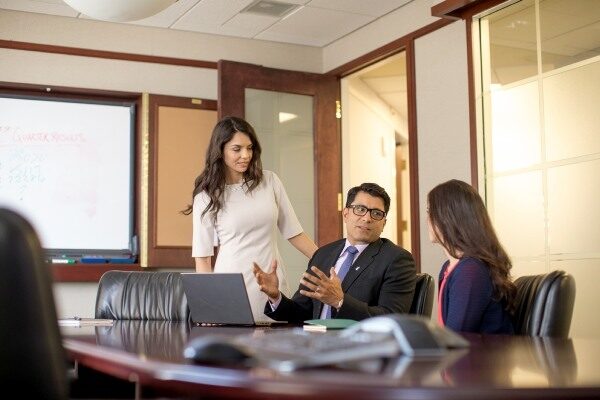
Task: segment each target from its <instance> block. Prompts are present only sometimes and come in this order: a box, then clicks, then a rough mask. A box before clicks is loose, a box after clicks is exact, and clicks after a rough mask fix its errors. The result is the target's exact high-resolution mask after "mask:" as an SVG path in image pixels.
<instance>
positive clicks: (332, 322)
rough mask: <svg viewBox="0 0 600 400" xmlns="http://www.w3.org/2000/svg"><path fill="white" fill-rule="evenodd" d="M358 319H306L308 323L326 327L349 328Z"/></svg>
mask: <svg viewBox="0 0 600 400" xmlns="http://www.w3.org/2000/svg"><path fill="white" fill-rule="evenodd" d="M357 322H358V321H355V320H353V319H342V318H333V319H309V320H308V321H304V323H305V324H306V325H315V326H322V327H325V328H326V329H344V328H348V327H349V326H352V325H354V324H356V323H357Z"/></svg>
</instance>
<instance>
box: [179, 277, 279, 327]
mask: <svg viewBox="0 0 600 400" xmlns="http://www.w3.org/2000/svg"><path fill="white" fill-rule="evenodd" d="M181 277H182V282H183V291H184V292H185V296H186V297H187V302H188V307H189V308H190V314H191V317H192V322H194V323H196V324H219V325H246V326H253V325H260V326H265V325H266V326H269V325H273V324H286V323H287V322H286V321H275V320H272V319H270V318H269V317H267V316H266V315H265V316H264V319H261V320H258V321H257V320H255V319H254V316H253V315H252V308H251V307H250V300H249V299H248V292H247V291H246V285H245V284H244V276H243V275H242V274H241V273H209V274H205V273H195V272H189V273H182V274H181Z"/></svg>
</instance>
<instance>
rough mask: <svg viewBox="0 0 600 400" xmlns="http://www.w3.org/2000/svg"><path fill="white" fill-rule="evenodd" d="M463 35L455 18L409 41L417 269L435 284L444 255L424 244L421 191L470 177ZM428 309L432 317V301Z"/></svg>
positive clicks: (424, 193) (426, 239)
mask: <svg viewBox="0 0 600 400" xmlns="http://www.w3.org/2000/svg"><path fill="white" fill-rule="evenodd" d="M465 37H466V26H465V23H464V22H463V21H460V22H455V23H453V24H451V25H448V26H446V27H444V28H442V29H440V30H438V31H436V32H433V33H431V34H430V35H427V36H424V37H422V38H420V39H417V40H416V41H415V56H416V65H415V70H416V75H417V79H416V86H417V124H418V126H417V131H418V146H419V151H418V154H419V209H420V212H419V215H420V220H421V224H420V228H421V271H423V272H427V273H429V274H431V275H433V276H434V277H435V279H436V282H437V276H438V272H439V270H440V267H441V265H442V262H443V261H444V257H443V252H442V250H441V248H440V247H439V246H434V245H432V244H431V243H430V242H429V237H428V234H427V220H426V214H425V204H426V202H427V193H428V192H429V191H430V190H431V189H432V188H433V187H434V186H435V185H437V184H438V183H441V182H444V181H446V180H448V179H453V178H454V179H462V180H464V181H467V182H470V180H471V172H470V171H471V169H470V168H471V160H470V157H469V151H470V142H469V116H468V109H469V107H468V100H469V96H468V87H467V82H468V77H467V48H466V46H467V41H466V39H465ZM436 294H437V290H436ZM433 308H434V313H433V315H434V316H435V315H437V314H436V313H437V306H436V304H435V302H434V307H433Z"/></svg>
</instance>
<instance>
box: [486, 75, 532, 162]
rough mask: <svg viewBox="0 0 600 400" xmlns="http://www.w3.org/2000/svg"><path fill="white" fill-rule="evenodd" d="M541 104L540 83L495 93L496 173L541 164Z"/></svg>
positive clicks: (493, 117)
mask: <svg viewBox="0 0 600 400" xmlns="http://www.w3.org/2000/svg"><path fill="white" fill-rule="evenodd" d="M538 103H539V102H538V84H537V82H530V83H526V84H523V85H519V86H515V87H512V88H509V89H506V90H496V91H493V92H492V163H493V166H494V173H496V172H500V171H506V170H511V169H515V168H523V167H528V166H531V165H534V164H537V163H539V162H540V157H541V145H540V123H539V118H538V116H539V107H538Z"/></svg>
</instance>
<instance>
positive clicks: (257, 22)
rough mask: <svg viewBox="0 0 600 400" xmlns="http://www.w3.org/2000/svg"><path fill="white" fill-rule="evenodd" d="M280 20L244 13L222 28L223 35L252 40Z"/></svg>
mask: <svg viewBox="0 0 600 400" xmlns="http://www.w3.org/2000/svg"><path fill="white" fill-rule="evenodd" d="M278 20H279V18H276V17H267V16H264V15H258V14H251V13H242V14H238V15H236V16H235V17H233V18H231V19H230V20H229V21H227V22H226V23H225V24H223V25H222V26H221V29H220V30H219V31H220V32H219V33H220V34H222V35H232V36H241V37H247V38H252V37H254V36H256V35H257V34H259V33H260V32H262V31H264V30H265V29H267V28H268V27H269V26H271V25H273V24H274V23H276V22H277V21H278Z"/></svg>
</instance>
